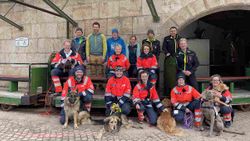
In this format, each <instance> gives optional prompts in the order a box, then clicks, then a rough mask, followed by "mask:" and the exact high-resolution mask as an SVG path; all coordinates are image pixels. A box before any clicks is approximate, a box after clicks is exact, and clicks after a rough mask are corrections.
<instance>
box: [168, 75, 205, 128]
mask: <svg viewBox="0 0 250 141" xmlns="http://www.w3.org/2000/svg"><path fill="white" fill-rule="evenodd" d="M200 99H201V94H200V93H199V92H198V91H197V90H196V89H195V88H193V87H192V86H190V85H186V83H185V75H184V74H183V73H180V74H178V75H177V85H176V86H175V87H174V88H173V89H172V91H171V103H172V104H173V106H174V110H173V117H174V118H175V120H176V121H177V122H182V123H183V121H184V116H185V114H186V113H189V112H193V113H194V126H195V127H200V126H201V116H202V113H201V101H200Z"/></svg>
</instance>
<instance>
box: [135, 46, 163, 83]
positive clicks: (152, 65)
mask: <svg viewBox="0 0 250 141" xmlns="http://www.w3.org/2000/svg"><path fill="white" fill-rule="evenodd" d="M141 51H142V52H141V55H140V57H138V59H137V63H136V67H137V71H138V74H140V72H142V71H143V70H147V71H148V72H149V80H150V82H151V83H152V84H155V83H156V81H157V75H156V70H157V69H158V63H157V59H156V57H155V55H153V53H152V48H151V46H150V45H149V44H147V43H144V44H143V45H142V50H141Z"/></svg>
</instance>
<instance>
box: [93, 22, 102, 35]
mask: <svg viewBox="0 0 250 141" xmlns="http://www.w3.org/2000/svg"><path fill="white" fill-rule="evenodd" d="M99 30H100V27H99V26H98V25H97V24H94V25H93V31H94V33H98V32H99Z"/></svg>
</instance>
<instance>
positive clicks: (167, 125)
mask: <svg viewBox="0 0 250 141" xmlns="http://www.w3.org/2000/svg"><path fill="white" fill-rule="evenodd" d="M162 104H163V105H164V107H165V108H168V111H166V112H162V113H161V114H160V116H159V118H158V119H157V127H158V128H159V129H160V130H162V131H164V132H165V133H167V134H169V135H173V136H183V131H182V130H181V129H179V128H176V121H175V119H174V118H173V117H172V115H171V111H172V104H171V101H170V100H169V99H166V98H165V99H163V100H162Z"/></svg>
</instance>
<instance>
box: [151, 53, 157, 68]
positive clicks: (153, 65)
mask: <svg viewBox="0 0 250 141" xmlns="http://www.w3.org/2000/svg"><path fill="white" fill-rule="evenodd" d="M151 64H152V66H151V68H152V69H157V68H158V62H157V59H156V57H155V55H153V60H152V62H151Z"/></svg>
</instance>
